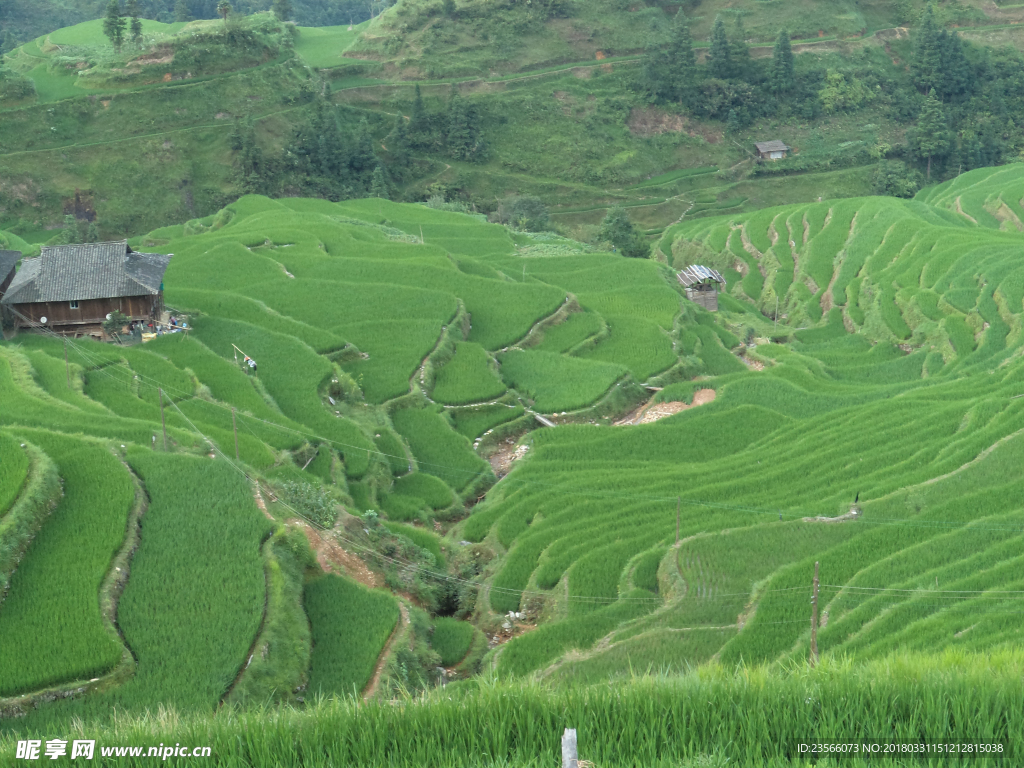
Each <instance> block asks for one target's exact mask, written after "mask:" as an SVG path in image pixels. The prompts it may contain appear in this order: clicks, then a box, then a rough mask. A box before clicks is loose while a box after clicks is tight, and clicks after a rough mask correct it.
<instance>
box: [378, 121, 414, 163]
mask: <svg viewBox="0 0 1024 768" xmlns="http://www.w3.org/2000/svg"><path fill="white" fill-rule="evenodd" d="M384 142H385V146H386V147H387V151H388V154H389V155H390V156H391V162H390V163H389V164H388V167H389V168H390V169H391V170H392V171H393V172H395V173H396V175H397V176H398V177H399V178H401V177H402V176H404V175H405V172H406V171H407V170H408V169H409V165H410V160H411V157H410V154H409V128H408V126H407V125H406V124H405V118H404V117H402V116H401V115H398V116H397V117H396V118H395V127H394V128H392V129H391V133H389V134H388V135H387V138H386V139H384Z"/></svg>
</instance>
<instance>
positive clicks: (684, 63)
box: [665, 9, 697, 102]
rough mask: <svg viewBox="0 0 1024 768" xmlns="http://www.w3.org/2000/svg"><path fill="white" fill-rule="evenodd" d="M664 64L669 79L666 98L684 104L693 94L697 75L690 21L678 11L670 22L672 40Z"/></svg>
mask: <svg viewBox="0 0 1024 768" xmlns="http://www.w3.org/2000/svg"><path fill="white" fill-rule="evenodd" d="M665 53H666V64H667V68H668V76H669V78H670V80H669V82H670V88H669V89H668V97H669V98H670V99H672V100H673V101H682V102H686V101H688V100H689V98H688V97H689V96H690V94H692V93H693V87H694V81H695V79H696V73H697V57H696V56H694V53H693V37H692V36H691V35H690V20H689V19H687V18H686V14H684V13H683V11H682V10H681V9H680V10H679V11H677V12H676V16H675V19H674V20H673V22H672V38H671V40H669V44H668V50H667V51H666V52H665Z"/></svg>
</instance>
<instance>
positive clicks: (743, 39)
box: [729, 16, 756, 81]
mask: <svg viewBox="0 0 1024 768" xmlns="http://www.w3.org/2000/svg"><path fill="white" fill-rule="evenodd" d="M729 54H730V57H731V58H732V76H733V77H736V78H742V79H744V80H748V81H749V80H752V79H753V78H754V75H755V69H756V66H755V64H754V60H753V59H752V58H751V57H750V47H749V46H748V45H747V30H746V29H745V28H744V26H743V17H742V16H737V17H736V28H735V30H733V36H732V41H731V42H730V43H729Z"/></svg>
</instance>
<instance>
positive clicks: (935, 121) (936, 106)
mask: <svg viewBox="0 0 1024 768" xmlns="http://www.w3.org/2000/svg"><path fill="white" fill-rule="evenodd" d="M909 138H910V146H911V149H912V150H913V151H914V153H915V154H916V155H917V156H918V157H919V158H920V159H922V160H927V161H928V171H927V174H926V176H927V179H928V181H931V178H932V158H934V157H943V156H945V155H946V153H947V152H949V149H950V137H949V129H948V127H947V126H946V116H945V115H944V114H943V112H942V102H940V101H939V100H938V98H937V97H936V96H935V89H934V88H933V89H932V90H931V91H929V92H928V98H926V99H925V100H924V106H922V107H921V115H920V116H919V117H918V118H917V126H916V127H915V128H914V129H913V131H912V132H911V134H910V137H909Z"/></svg>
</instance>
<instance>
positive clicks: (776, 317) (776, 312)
mask: <svg viewBox="0 0 1024 768" xmlns="http://www.w3.org/2000/svg"><path fill="white" fill-rule="evenodd" d="M778 332H779V294H777V293H776V294H775V330H774V331H773V335H774V334H777V333H778Z"/></svg>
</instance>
